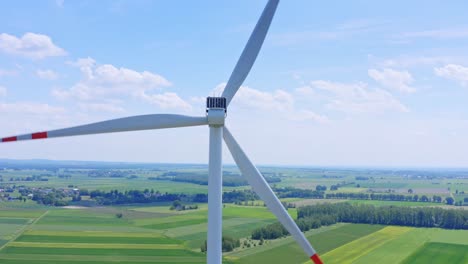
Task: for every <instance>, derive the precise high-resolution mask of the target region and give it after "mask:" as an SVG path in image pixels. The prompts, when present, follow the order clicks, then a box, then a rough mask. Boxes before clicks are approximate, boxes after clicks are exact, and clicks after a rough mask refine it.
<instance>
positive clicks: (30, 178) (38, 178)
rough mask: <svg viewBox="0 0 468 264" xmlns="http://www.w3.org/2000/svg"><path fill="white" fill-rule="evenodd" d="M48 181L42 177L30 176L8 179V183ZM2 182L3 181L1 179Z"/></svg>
mask: <svg viewBox="0 0 468 264" xmlns="http://www.w3.org/2000/svg"><path fill="white" fill-rule="evenodd" d="M48 180H49V179H47V178H44V177H43V176H42V175H32V176H27V177H15V178H13V177H10V181H48ZM2 181H3V179H2Z"/></svg>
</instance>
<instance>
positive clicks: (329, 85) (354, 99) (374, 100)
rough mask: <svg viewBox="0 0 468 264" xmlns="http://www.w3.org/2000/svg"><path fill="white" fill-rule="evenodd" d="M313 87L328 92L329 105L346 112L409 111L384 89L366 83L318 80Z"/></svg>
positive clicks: (313, 83) (313, 82) (312, 84)
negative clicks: (368, 85)
mask: <svg viewBox="0 0 468 264" xmlns="http://www.w3.org/2000/svg"><path fill="white" fill-rule="evenodd" d="M310 85H311V89H315V90H317V91H322V92H326V93H328V100H329V102H328V104H327V106H328V107H329V108H331V109H334V110H338V111H342V112H346V113H378V112H386V111H398V112H408V111H409V110H408V108H407V107H406V106H405V105H403V104H402V103H401V102H400V101H398V100H397V99H396V98H395V97H393V95H392V94H390V93H389V92H387V91H385V90H383V89H378V88H375V89H372V88H369V87H367V84H366V83H362V82H359V83H352V84H347V83H338V82H330V81H323V80H317V81H312V82H311V83H310Z"/></svg>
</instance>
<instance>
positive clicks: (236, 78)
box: [1, 0, 322, 264]
mask: <svg viewBox="0 0 468 264" xmlns="http://www.w3.org/2000/svg"><path fill="white" fill-rule="evenodd" d="M278 3H279V0H269V1H268V3H267V5H266V7H265V9H264V10H263V13H262V15H261V17H260V19H259V21H258V22H257V25H256V26H255V28H254V30H253V32H252V34H251V35H250V38H249V40H248V42H247V45H246V46H245V48H244V50H243V51H242V54H241V56H240V58H239V60H238V61H237V64H236V66H235V68H234V70H233V72H232V74H231V76H230V78H229V80H228V82H227V84H226V87H225V88H224V91H223V94H222V96H221V97H208V98H207V101H206V115H205V116H198V117H192V116H184V115H175V114H152V115H141V116H131V117H125V118H119V119H113V120H107V121H103V122H98V123H92V124H87V125H81V126H75V127H69V128H64V129H57V130H51V131H44V132H38V133H32V134H24V135H18V136H12V137H5V138H2V139H1V142H13V141H21V140H31V139H45V138H54V137H68V136H78V135H89V134H101V133H114V132H124V131H138V130H149V129H162V128H175V127H188V126H202V125H208V126H209V130H210V140H209V144H210V146H209V170H208V194H209V195H208V227H209V228H208V238H207V249H208V250H207V263H208V264H220V263H222V248H221V245H222V208H223V206H222V182H223V181H222V154H221V149H222V140H223V139H224V142H225V143H226V145H227V147H228V149H229V151H230V152H231V154H232V156H233V158H234V160H235V162H236V164H237V166H238V167H239V169H240V171H241V173H242V175H244V176H245V177H246V178H247V181H248V182H249V184H250V185H251V186H252V188H253V190H254V191H255V192H256V193H257V194H258V196H259V197H260V198H261V199H262V200H263V201H265V204H266V206H267V207H268V209H269V210H270V211H271V212H272V213H273V214H274V215H275V216H276V217H277V218H278V220H279V221H280V222H281V224H282V225H283V226H284V227H285V228H286V229H287V230H288V232H289V233H290V234H291V235H292V236H293V238H294V239H295V240H296V242H297V243H298V244H299V245H300V246H301V247H302V249H303V250H304V252H305V253H306V254H307V256H308V257H310V259H311V260H312V261H313V262H314V263H315V264H321V263H322V261H321V260H320V258H319V256H318V255H317V253H316V251H315V250H314V248H313V247H312V246H311V245H310V243H309V241H308V240H307V239H306V237H305V236H304V234H303V233H302V232H301V230H300V229H299V228H298V226H297V225H296V223H295V222H294V220H293V219H292V218H291V216H290V215H289V214H288V212H287V211H286V209H285V208H284V207H283V205H282V204H281V202H280V201H279V199H278V198H277V197H276V195H275V194H274V192H273V191H272V189H271V188H270V186H269V185H268V183H267V182H266V180H265V178H264V177H263V176H262V174H261V173H260V172H259V171H258V169H257V168H256V167H255V165H254V164H253V163H252V162H251V161H250V159H249V158H248V157H247V155H246V154H245V152H244V151H243V150H242V148H241V147H240V145H239V144H238V143H237V141H236V140H235V139H234V137H233V136H232V134H231V133H230V132H229V130H228V129H227V127H226V126H225V118H226V113H227V107H228V106H229V103H230V102H231V101H232V98H233V97H234V95H235V94H236V92H237V90H239V88H240V86H241V85H242V83H243V82H244V80H245V78H246V77H247V75H248V73H249V72H250V69H251V68H252V66H253V64H254V62H255V60H256V58H257V55H258V53H259V51H260V49H261V47H262V44H263V41H264V40H265V36H266V34H267V32H268V28H269V27H270V24H271V21H272V19H273V16H274V14H275V11H276V8H277V6H278Z"/></svg>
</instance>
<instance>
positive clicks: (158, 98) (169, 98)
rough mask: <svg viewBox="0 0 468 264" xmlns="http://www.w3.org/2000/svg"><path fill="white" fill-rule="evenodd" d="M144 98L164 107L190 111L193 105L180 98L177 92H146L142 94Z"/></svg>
mask: <svg viewBox="0 0 468 264" xmlns="http://www.w3.org/2000/svg"><path fill="white" fill-rule="evenodd" d="M140 97H141V98H142V99H144V100H145V101H147V102H148V103H151V104H154V105H157V106H159V107H160V108H162V109H181V110H184V111H189V110H191V109H192V106H191V105H190V104H189V103H187V102H186V101H184V100H183V99H182V98H180V97H179V96H178V95H177V94H176V93H169V92H166V93H162V94H145V93H142V94H141V95H140Z"/></svg>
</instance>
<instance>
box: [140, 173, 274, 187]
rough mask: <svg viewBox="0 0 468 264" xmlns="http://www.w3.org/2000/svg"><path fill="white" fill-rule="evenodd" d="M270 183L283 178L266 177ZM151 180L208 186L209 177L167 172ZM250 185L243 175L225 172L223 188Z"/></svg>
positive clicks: (150, 178)
mask: <svg viewBox="0 0 468 264" xmlns="http://www.w3.org/2000/svg"><path fill="white" fill-rule="evenodd" d="M264 177H265V180H266V181H267V182H269V183H278V182H281V178H280V177H277V176H264ZM148 179H149V180H161V181H175V182H188V183H193V184H198V185H208V176H207V175H205V174H193V173H189V172H166V173H163V174H162V175H160V176H157V177H148ZM248 184H249V183H248V182H247V179H245V177H243V176H242V175H236V174H229V173H227V172H224V175H223V186H228V187H238V186H246V185H248Z"/></svg>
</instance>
